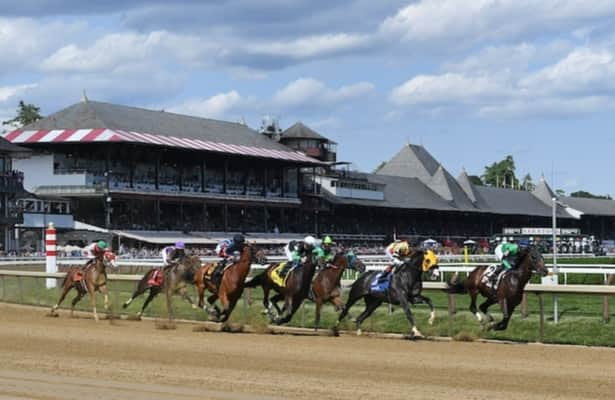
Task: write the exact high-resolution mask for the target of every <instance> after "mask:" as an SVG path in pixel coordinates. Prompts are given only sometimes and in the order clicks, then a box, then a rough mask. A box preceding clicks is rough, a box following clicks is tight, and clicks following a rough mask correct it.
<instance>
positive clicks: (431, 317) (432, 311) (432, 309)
mask: <svg viewBox="0 0 615 400" xmlns="http://www.w3.org/2000/svg"><path fill="white" fill-rule="evenodd" d="M412 303H413V304H420V303H425V304H427V306H429V310H430V313H429V320H428V321H427V323H428V324H429V325H433V323H434V321H435V320H436V309H435V307H434V306H433V303H432V302H431V299H430V298H429V297H425V296H423V295H420V294H419V295H417V296H414V298H413V299H412Z"/></svg>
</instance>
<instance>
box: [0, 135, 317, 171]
mask: <svg viewBox="0 0 615 400" xmlns="http://www.w3.org/2000/svg"><path fill="white" fill-rule="evenodd" d="M3 136H4V138H5V139H6V140H8V141H9V142H11V143H15V144H17V143H20V144H28V143H87V142H126V143H144V144H150V145H155V146H169V147H177V148H183V149H192V150H205V151H213V152H219V153H228V154H237V155H243V156H251V157H262V158H273V159H278V160H285V161H296V162H302V163H309V164H320V161H318V160H315V159H313V158H310V157H308V156H306V155H305V154H303V153H301V152H299V151H285V150H275V149H266V148H263V147H254V146H244V145H235V144H226V143H218V142H211V141H207V140H200V139H188V138H180V137H177V136H167V135H155V134H151V133H142V132H132V131H122V130H118V129H104V128H102V129H57V130H55V129H54V130H27V131H24V130H16V131H12V132H9V133H5V134H4V135H3Z"/></svg>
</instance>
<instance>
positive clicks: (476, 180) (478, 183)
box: [468, 175, 485, 186]
mask: <svg viewBox="0 0 615 400" xmlns="http://www.w3.org/2000/svg"><path fill="white" fill-rule="evenodd" d="M468 179H469V180H470V183H471V184H472V185H476V186H484V185H485V183H484V182H483V180H482V179H481V178H480V176H478V175H468Z"/></svg>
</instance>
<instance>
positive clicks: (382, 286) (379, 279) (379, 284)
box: [369, 272, 392, 293]
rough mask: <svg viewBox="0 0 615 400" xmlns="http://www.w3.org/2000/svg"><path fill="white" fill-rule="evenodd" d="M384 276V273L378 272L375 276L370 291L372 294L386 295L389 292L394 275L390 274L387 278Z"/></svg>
mask: <svg viewBox="0 0 615 400" xmlns="http://www.w3.org/2000/svg"><path fill="white" fill-rule="evenodd" d="M383 275H384V272H378V273H377V274H376V275H374V277H373V278H372V281H371V283H370V285H369V291H370V292H371V293H385V292H386V291H387V290H389V286H390V285H391V275H392V274H390V273H389V274H387V275H386V276H383Z"/></svg>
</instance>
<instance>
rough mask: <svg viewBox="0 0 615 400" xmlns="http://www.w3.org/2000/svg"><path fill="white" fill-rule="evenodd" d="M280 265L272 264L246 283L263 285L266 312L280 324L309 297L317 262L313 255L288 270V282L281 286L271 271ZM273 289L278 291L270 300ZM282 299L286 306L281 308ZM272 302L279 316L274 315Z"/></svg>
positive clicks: (247, 285) (291, 315) (289, 317)
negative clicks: (312, 257) (272, 276)
mask: <svg viewBox="0 0 615 400" xmlns="http://www.w3.org/2000/svg"><path fill="white" fill-rule="evenodd" d="M279 265H280V264H272V265H270V266H269V267H268V268H267V269H266V270H265V271H264V272H262V273H261V274H259V275H256V276H255V277H254V278H252V280H250V281H249V282H248V283H246V287H250V288H254V287H257V286H261V287H262V288H263V306H264V307H265V312H266V313H267V315H269V319H270V320H271V322H273V323H276V324H278V325H280V324H284V323H286V322H288V321H290V320H291V318H292V317H293V315H294V314H295V312H296V311H297V310H298V309H299V306H301V303H303V300H305V299H306V298H307V297H308V295H309V292H310V284H311V283H312V278H313V277H314V273H315V272H316V264H315V263H314V262H313V260H312V259H311V257H308V258H307V259H306V261H305V262H304V263H303V264H302V265H301V266H299V267H298V268H294V269H292V270H291V271H289V272H288V275H287V276H286V283H285V285H284V286H283V287H281V286H279V285H278V284H276V283H275V282H274V281H273V280H272V278H271V273H272V272H273V271H274V269H276V268H277V267H278V266H279ZM271 289H273V290H275V291H276V292H277V293H276V294H275V295H274V296H273V297H272V298H271V302H270V301H269V292H270V291H271ZM282 299H284V307H282V309H280V307H279V306H278V304H277V303H278V301H280V300H282ZM272 304H273V306H274V307H275V309H276V311H277V316H274V314H273V311H272V310H271V305H272ZM284 314H285V315H284Z"/></svg>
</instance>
